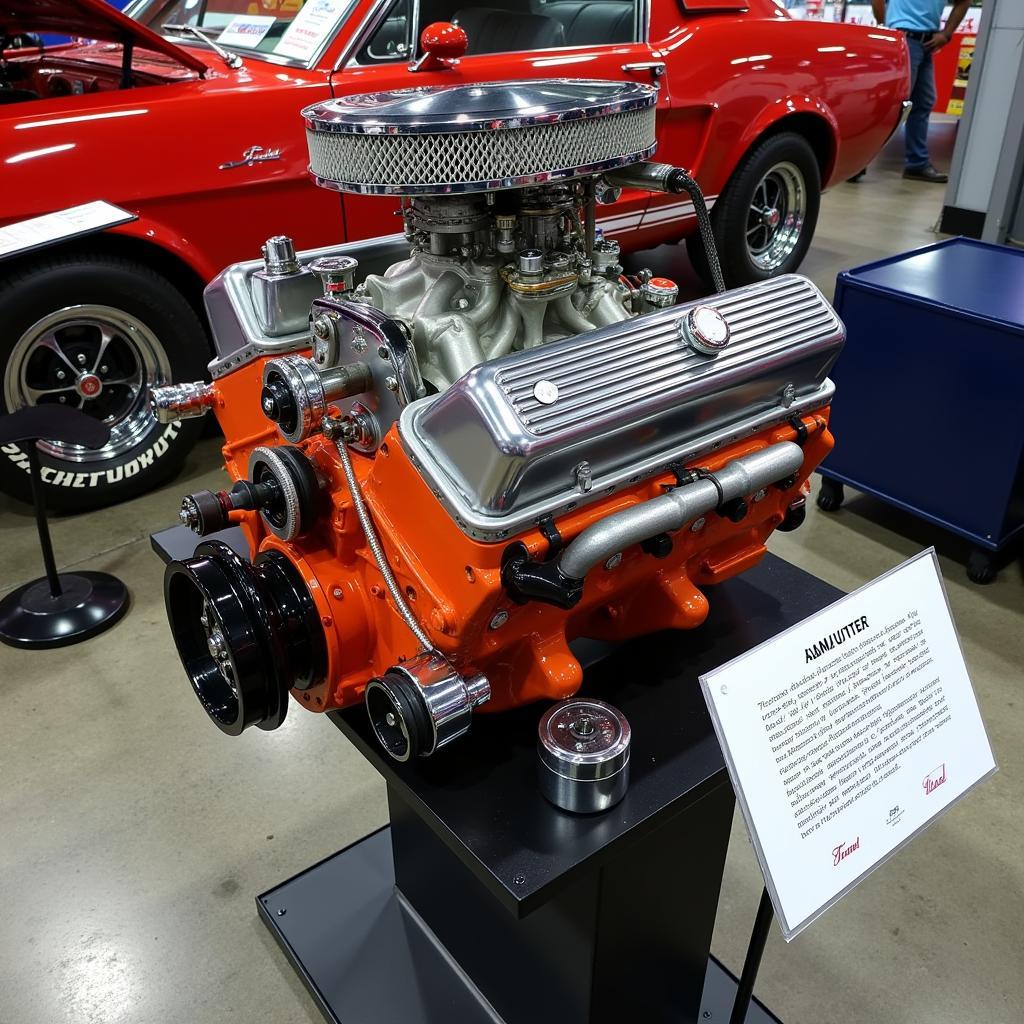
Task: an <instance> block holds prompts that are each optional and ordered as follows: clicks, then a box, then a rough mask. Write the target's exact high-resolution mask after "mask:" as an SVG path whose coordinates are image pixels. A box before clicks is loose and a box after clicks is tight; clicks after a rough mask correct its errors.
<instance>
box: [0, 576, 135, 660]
mask: <svg viewBox="0 0 1024 1024" xmlns="http://www.w3.org/2000/svg"><path fill="white" fill-rule="evenodd" d="M57 578H58V579H59V580H60V586H61V591H62V593H61V594H60V596H59V597H54V596H53V595H52V594H51V592H50V584H49V582H48V581H47V579H46V578H45V577H43V578H41V579H38V580H33V581H32V582H31V583H26V584H25V585H24V586H21V587H18V588H17V589H16V590H14V591H12V592H11V593H10V594H8V595H7V596H6V597H5V598H4V599H3V600H2V601H0V641H2V642H3V643H5V644H10V646H12V647H35V648H44V647H67V646H69V645H71V644H77V643H80V642H81V641H83V640H88V639H89V638H90V637H93V636H96V635H97V634H98V633H102V632H103V631H104V630H105V629H109V628H110V627H111V626H113V625H114V623H115V622H117V621H118V620H119V619H120V618H121V617H122V616H123V615H124V613H125V612H126V611H128V588H127V587H126V586H125V585H124V584H123V583H122V582H121V581H120V580H119V579H118V578H117V577H116V576H111V575H110V574H109V573H105V572H62V573H61V574H60V575H59V576H58V577H57Z"/></svg>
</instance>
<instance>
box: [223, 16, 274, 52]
mask: <svg viewBox="0 0 1024 1024" xmlns="http://www.w3.org/2000/svg"><path fill="white" fill-rule="evenodd" d="M275 21H277V18H275V17H274V16H273V15H272V14H240V15H238V17H236V18H232V19H231V20H230V21H229V22H228V23H227V25H225V26H224V30H223V31H222V32H221V34H220V35H219V36H217V42H218V43H220V44H221V45H223V46H245V47H248V48H249V49H250V50H254V49H255V48H256V47H257V46H259V44H260V41H261V40H262V39H263V37H264V36H265V35H266V34H267V33H268V32H269V31H270V29H271V28H272V27H273V24H274V22H275Z"/></svg>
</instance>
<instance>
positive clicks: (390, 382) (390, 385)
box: [384, 377, 398, 391]
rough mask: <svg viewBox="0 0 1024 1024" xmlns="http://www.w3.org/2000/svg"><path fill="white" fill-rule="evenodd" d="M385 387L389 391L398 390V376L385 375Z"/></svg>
mask: <svg viewBox="0 0 1024 1024" xmlns="http://www.w3.org/2000/svg"><path fill="white" fill-rule="evenodd" d="M384 387H386V388H387V389H388V391H397V390H398V378H397V377H385V378H384Z"/></svg>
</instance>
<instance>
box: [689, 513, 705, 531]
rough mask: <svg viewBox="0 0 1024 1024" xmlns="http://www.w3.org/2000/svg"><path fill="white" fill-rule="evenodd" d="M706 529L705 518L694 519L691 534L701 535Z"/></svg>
mask: <svg viewBox="0 0 1024 1024" xmlns="http://www.w3.org/2000/svg"><path fill="white" fill-rule="evenodd" d="M703 529H704V517H703V516H701V517H700V518H699V519H694V521H693V522H692V523H691V524H690V533H700V531H701V530H703Z"/></svg>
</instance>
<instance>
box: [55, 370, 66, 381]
mask: <svg viewBox="0 0 1024 1024" xmlns="http://www.w3.org/2000/svg"><path fill="white" fill-rule="evenodd" d="M66 376H67V374H66V373H65V372H64V371H63V370H58V371H57V380H63V379H64V378H65V377H66Z"/></svg>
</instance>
